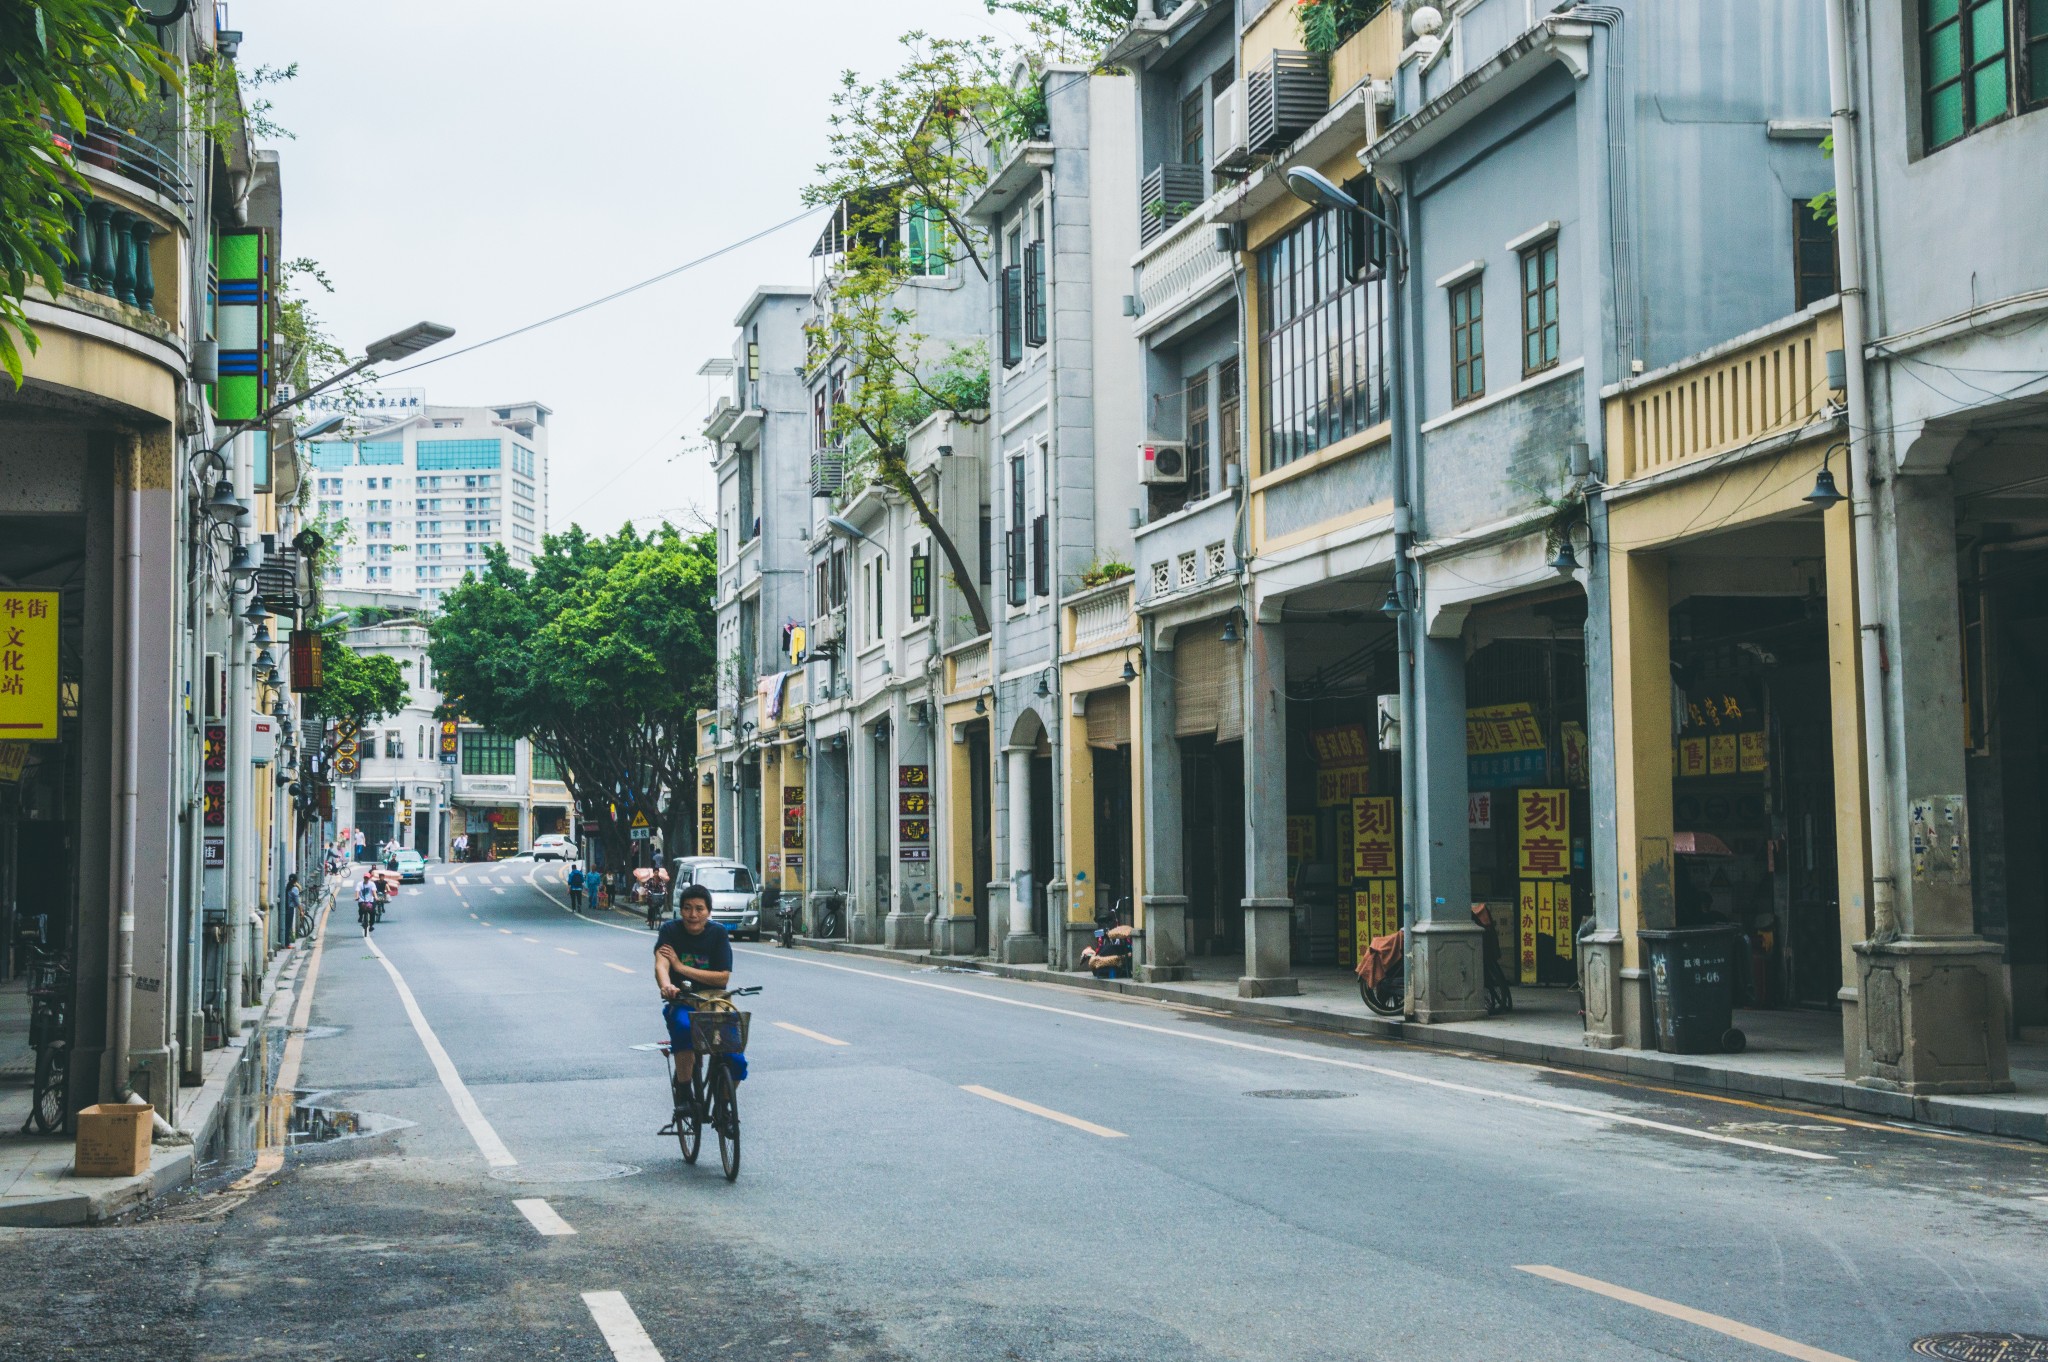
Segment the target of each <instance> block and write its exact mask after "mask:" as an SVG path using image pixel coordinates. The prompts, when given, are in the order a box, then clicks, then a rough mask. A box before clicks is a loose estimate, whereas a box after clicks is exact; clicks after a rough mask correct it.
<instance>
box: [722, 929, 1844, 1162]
mask: <svg viewBox="0 0 2048 1362" xmlns="http://www.w3.org/2000/svg"><path fill="white" fill-rule="evenodd" d="M735 954H739V955H759V956H764V957H767V956H771V955H773V956H779V957H780V958H782V959H784V960H787V961H789V962H790V963H791V964H797V965H814V966H816V967H817V968H819V969H830V970H838V971H839V972H841V973H842V974H860V975H865V976H866V977H867V978H870V979H880V980H883V981H885V982H887V983H894V984H908V985H910V986H911V987H913V988H929V989H936V990H937V991H939V992H941V993H957V994H959V995H960V996H961V997H963V998H978V999H980V1000H981V1001H983V1002H988V1003H1001V1004H1003V1005H1004V1006H1005V1007H1022V1008H1027V1009H1029V1010H1031V1011H1033V1012H1050V1013H1052V1014H1053V1015H1054V1016H1057V1017H1073V1018H1076V1019H1077V1020H1080V1021H1091V1022H1099V1023H1101V1024H1102V1025H1104V1026H1121V1027H1124V1028H1126V1029H1128V1030H1132V1031H1149V1032H1151V1033H1152V1034H1153V1035H1158V1036H1171V1037H1173V1038H1174V1039H1175V1040H1193V1041H1200V1042H1201V1043H1203V1044H1204V1045H1220V1046H1222V1047H1224V1048H1225V1049H1230V1050H1249V1051H1251V1052H1252V1053H1253V1054H1261V1055H1278V1056H1279V1057H1280V1058H1282V1059H1295V1060H1301V1061H1303V1062H1304V1063H1308V1064H1325V1065H1328V1066H1330V1067H1331V1068H1336V1069H1350V1070H1353V1071H1354V1072H1357V1073H1368V1074H1377V1075H1379V1076H1380V1077H1382V1078H1392V1079H1397V1080H1399V1081H1400V1082H1403V1083H1414V1084H1418V1085H1420V1086H1422V1087H1425V1088H1436V1089H1438V1090H1440V1091H1443V1092H1457V1093H1464V1094H1466V1095H1468V1096H1472V1097H1479V1098H1491V1099H1493V1100H1495V1101H1501V1102H1513V1103H1516V1104H1517V1105H1520V1106H1525V1107H1537V1108H1540V1109H1542V1110H1544V1111H1555V1112H1562V1113H1563V1114H1565V1115H1567V1116H1579V1117H1584V1118H1587V1119H1589V1120H1593V1121H1600V1122H1609V1123H1612V1124H1614V1125H1624V1126H1633V1127H1635V1128H1636V1129H1638V1130H1657V1131H1662V1132H1663V1133H1665V1134H1667V1135H1684V1136H1687V1137H1688V1138H1691V1139H1695V1140H1706V1141H1708V1142H1710V1143H1712V1144H1725V1145H1734V1146H1737V1147H1739V1148H1742V1149H1757V1150H1761V1151H1763V1152H1764V1153H1766V1154H1783V1155H1785V1156H1787V1157H1788V1158H1794V1159H1806V1160H1809V1161H1811V1162H1814V1163H1835V1162H1837V1160H1836V1158H1835V1156H1834V1155H1833V1154H1816V1153H1813V1152H1811V1151H1809V1150H1805V1149H1790V1148H1787V1147H1786V1146H1784V1145H1778V1144H1765V1143H1764V1142H1763V1141H1761V1140H1745V1139H1741V1138H1738V1137H1737V1136H1734V1135H1716V1134H1714V1133H1712V1132H1710V1131H1705V1130H1691V1129H1688V1128H1687V1127H1685V1126H1680V1125H1672V1124H1671V1123H1670V1122H1668V1121H1652V1120H1649V1119H1647V1118H1646V1117H1642V1116H1628V1115H1625V1114H1623V1113H1621V1112H1615V1111H1601V1110H1600V1109H1598V1108H1597V1107H1581V1106H1576V1105H1574V1104H1572V1103H1570V1102H1553V1101H1550V1100H1548V1099H1547V1098H1542V1097H1529V1096H1527V1095H1525V1094H1523V1093H1517V1092H1506V1091H1503V1090H1502V1089H1499V1088H1482V1087H1478V1086H1476V1085H1474V1084H1470V1083H1453V1082H1451V1081H1450V1080H1448V1079H1443V1078H1425V1077H1423V1076H1422V1075H1421V1074H1411V1073H1404V1072H1403V1071H1401V1070H1400V1069H1389V1068H1386V1067H1385V1066H1384V1065H1379V1064H1364V1063H1361V1062H1359V1061H1358V1060H1355V1059H1338V1058H1337V1057H1336V1056H1334V1055H1316V1054H1309V1053H1306V1052H1305V1051H1301V1050H1289V1049H1284V1048H1282V1047H1281V1046H1277V1045H1260V1044H1257V1043H1255V1042H1253V1041H1248V1040H1236V1039H1233V1038H1232V1037H1229V1036H1206V1035H1203V1034H1201V1033H1200V1032H1197V1031H1176V1030H1174V1029H1173V1028H1172V1027H1167V1026H1153V1025H1150V1024H1149V1023H1146V1022H1139V1021H1129V1020H1126V1019H1125V1018H1122V1017H1104V1016H1099V1015H1097V1014H1095V1013H1093V1012H1079V1011H1076V1010H1074V1009H1073V1008H1068V1007H1052V1006H1049V1005H1047V1004H1045V1003H1028V1002H1025V1001H1024V1000H1023V999H1021V998H1003V997H999V996H997V995H995V994H993V993H977V992H975V991H974V990H973V989H971V988H955V987H954V986H953V985H951V984H940V983H933V982H932V981H931V980H928V979H906V978H903V977H901V976H898V975H894V974H882V973H879V972H878V971H875V970H871V969H855V968H854V967H853V966H851V965H835V964H833V963H831V962H830V961H827V960H810V959H806V958H805V957H803V956H801V955H795V954H789V953H785V952H770V951H752V950H743V951H736V952H735Z"/></svg>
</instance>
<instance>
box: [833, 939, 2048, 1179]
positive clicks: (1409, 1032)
mask: <svg viewBox="0 0 2048 1362" xmlns="http://www.w3.org/2000/svg"><path fill="white" fill-rule="evenodd" d="M797 944H798V945H799V946H802V947H805V948H807V949H810V950H817V951H827V952H833V953H839V954H847V955H860V956H869V957H872V958H874V959H879V960H894V961H898V962H901V963H903V964H911V965H944V966H946V967H947V968H949V969H958V970H963V971H967V972H970V973H975V974H988V975H993V976H995V977H997V978H1003V979H1021V980H1025V981H1028V982H1031V983H1040V984H1059V985H1063V986H1066V987H1070V988H1075V989H1080V990H1083V991H1086V992H1093V993H1109V994H1123V995H1127V996H1130V997H1136V998H1146V999H1150V1000H1152V1001H1154V1002H1164V1003H1180V1004H1183V1005H1185V1006H1189V1007H1194V1008H1200V1009H1203V1010H1207V1011H1214V1012H1226V1013H1229V1014H1231V1015H1233V1016H1240V1017H1254V1018H1258V1019H1260V1020H1263V1021H1284V1022H1291V1023H1293V1024H1294V1025H1297V1026H1304V1027H1308V1028H1310V1029H1313V1030H1318V1031H1328V1032H1331V1033H1333V1034H1337V1035H1350V1036H1371V1037H1375V1038H1379V1039H1384V1040H1400V1041H1404V1042H1406V1043H1407V1044H1410V1045H1427V1046H1432V1047H1435V1048H1438V1049H1442V1050H1444V1051H1446V1052H1450V1051H1465V1052H1468V1053H1475V1054H1485V1055H1495V1056H1498V1057H1500V1058H1503V1059H1512V1060H1516V1061H1519V1062H1521V1063H1525V1064H1541V1065H1548V1066H1550V1067H1552V1068H1558V1069H1582V1070H1585V1071H1588V1072H1595V1073H1608V1074H1616V1075H1620V1076H1622V1077H1626V1078H1640V1079H1648V1080H1651V1081H1653V1082H1658V1083H1669V1084H1672V1085H1674V1086H1677V1087H1687V1088H1694V1089H1697V1090H1699V1091H1700V1092H1702V1093H1706V1094H1709V1095H1713V1094H1720V1093H1727V1094H1739V1095H1741V1096H1744V1097H1761V1098H1773V1099H1778V1100H1782V1101H1793V1102H1804V1103H1806V1104H1808V1105H1809V1106H1816V1107H1836V1108H1839V1109H1841V1110H1843V1111H1847V1112H1854V1113H1855V1114H1857V1115H1859V1116H1875V1117H1878V1118H1880V1119H1884V1120H1894V1121H1912V1122H1916V1123H1918V1124H1921V1125H1929V1126H1935V1127H1939V1128H1941V1129H1944V1130H1958V1131H1968V1132H1970V1133H1972V1134H1978V1135H1992V1136H1997V1137H2000V1138H2004V1139H2016V1140H2030V1141H2033V1142H2035V1143H2037V1144H2048V1112H2042V1111H2025V1110H2015V1109H2013V1108H2011V1107H2009V1106H2006V1105H2003V1104H2001V1103H1999V1102H1997V1101H1996V1100H1989V1101H1986V1100H1977V1099H1972V1098H1968V1097H1914V1096H1911V1095H1909V1094H1907V1093H1899V1092H1888V1091H1886V1090H1884V1089H1882V1088H1866V1087H1862V1086H1860V1085H1858V1084H1855V1083H1851V1082H1849V1081H1848V1080H1846V1079H1835V1080H1827V1079H1804V1078H1791V1077H1785V1076H1781V1075H1778V1074H1769V1073H1755V1072H1748V1071H1744V1070H1741V1069H1731V1068H1723V1067H1721V1066H1718V1065H1708V1064H1699V1063H1695V1062H1693V1061H1691V1060H1688V1059H1687V1058H1686V1057H1685V1056H1683V1055H1665V1054H1659V1053H1656V1052H1655V1051H1646V1050H1588V1049H1582V1048H1580V1047H1578V1046H1569V1045H1552V1044H1546V1043H1544V1042H1541V1041H1529V1040H1518V1039H1516V1038H1514V1037H1512V1036H1493V1035H1486V1034H1484V1033H1480V1032H1473V1031H1447V1030H1442V1029H1440V1028H1436V1027H1430V1026H1420V1025H1416V1024H1414V1023H1412V1022H1398V1021H1381V1020H1377V1019H1374V1018H1370V1017H1350V1016H1345V1015H1343V1014H1341V1013H1334V1012H1326V1011H1324V1010H1323V1009H1321V1008H1317V1007H1308V1006H1304V1005H1303V1004H1300V1003H1288V1002H1279V1001H1275V1000H1273V999H1270V998H1231V997H1227V996H1224V997H1218V996H1215V995H1212V994H1208V993H1195V992H1193V991H1191V990H1187V989H1180V988H1176V987H1174V986H1173V985H1171V984H1147V983H1143V982H1140V981H1138V980H1135V979H1096V978H1092V977H1090V976H1087V975H1082V974H1069V973H1066V972H1063V971H1058V970H1048V969H1046V968H1044V967H1043V966H1031V967H1020V966H1017V965H1005V964H1001V963H999V962H996V961H991V960H984V959H980V958H979V957H965V956H949V955H934V954H932V953H931V952H929V951H906V950H896V949H893V948H891V947H887V946H866V945H858V944H855V943H852V942H846V941H824V940H814V939H811V938H808V937H800V938H798V940H797Z"/></svg>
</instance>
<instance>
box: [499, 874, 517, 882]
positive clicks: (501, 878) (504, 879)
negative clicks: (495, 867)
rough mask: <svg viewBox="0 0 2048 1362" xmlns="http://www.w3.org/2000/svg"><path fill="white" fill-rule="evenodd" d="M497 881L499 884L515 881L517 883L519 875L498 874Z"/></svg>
mask: <svg viewBox="0 0 2048 1362" xmlns="http://www.w3.org/2000/svg"><path fill="white" fill-rule="evenodd" d="M498 883H499V884H517V883H519V877H518V876H516V875H500V876H498Z"/></svg>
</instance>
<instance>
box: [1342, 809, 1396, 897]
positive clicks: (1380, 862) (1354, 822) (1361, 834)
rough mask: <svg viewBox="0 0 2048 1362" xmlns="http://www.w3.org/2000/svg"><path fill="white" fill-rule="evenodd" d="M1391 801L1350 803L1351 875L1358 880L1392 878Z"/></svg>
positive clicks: (1393, 867)
mask: <svg viewBox="0 0 2048 1362" xmlns="http://www.w3.org/2000/svg"><path fill="white" fill-rule="evenodd" d="M1397 835H1398V834H1397V832H1396V830H1395V827H1394V799H1393V796H1392V795H1361V796H1359V797H1358V798H1356V799H1354V800H1352V801H1351V873H1352V876H1353V878H1355V879H1360V880H1391V879H1393V878H1394V877H1395V854H1394V842H1395V838H1396V836H1397Z"/></svg>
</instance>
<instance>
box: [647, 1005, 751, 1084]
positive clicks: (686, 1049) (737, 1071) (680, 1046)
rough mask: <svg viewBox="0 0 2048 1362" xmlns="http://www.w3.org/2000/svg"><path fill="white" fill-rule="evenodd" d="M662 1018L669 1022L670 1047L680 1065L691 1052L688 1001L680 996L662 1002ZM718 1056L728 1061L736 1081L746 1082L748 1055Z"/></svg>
mask: <svg viewBox="0 0 2048 1362" xmlns="http://www.w3.org/2000/svg"><path fill="white" fill-rule="evenodd" d="M661 1019H662V1020H663V1021H664V1022H666V1023H668V1043H669V1049H670V1050H671V1051H672V1052H673V1053H674V1054H675V1056H676V1060H677V1064H678V1066H680V1065H681V1064H682V1063H683V1062H684V1056H686V1055H688V1054H690V1052H691V1045H690V1008H689V1005H688V1003H687V1001H686V1000H685V999H682V998H678V999H676V1000H675V1001H674V1002H672V1003H664V1004H662V1008H661ZM716 1058H719V1059H722V1060H724V1061H725V1062H726V1065H727V1067H729V1068H730V1069H731V1070H732V1076H733V1081H734V1082H744V1081H745V1080H746V1077H747V1057H746V1056H745V1055H718V1056H716Z"/></svg>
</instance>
